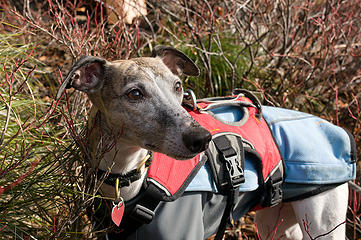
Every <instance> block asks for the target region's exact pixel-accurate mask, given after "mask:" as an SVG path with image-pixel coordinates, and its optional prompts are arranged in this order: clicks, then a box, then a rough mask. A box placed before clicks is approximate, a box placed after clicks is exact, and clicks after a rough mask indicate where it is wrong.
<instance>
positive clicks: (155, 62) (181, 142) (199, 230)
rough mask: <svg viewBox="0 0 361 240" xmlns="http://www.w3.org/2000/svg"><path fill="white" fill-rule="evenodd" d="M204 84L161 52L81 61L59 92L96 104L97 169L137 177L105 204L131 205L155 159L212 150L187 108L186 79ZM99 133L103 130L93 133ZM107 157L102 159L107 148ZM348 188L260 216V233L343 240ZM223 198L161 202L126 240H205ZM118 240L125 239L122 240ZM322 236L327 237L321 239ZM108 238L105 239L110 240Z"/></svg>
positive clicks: (248, 204)
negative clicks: (150, 160)
mask: <svg viewBox="0 0 361 240" xmlns="http://www.w3.org/2000/svg"><path fill="white" fill-rule="evenodd" d="M181 74H184V75H187V76H198V75H199V69H198V67H197V66H196V65H195V63H194V62H193V61H192V60H191V59H190V58H188V57H187V56H186V55H185V54H184V53H182V52H180V51H178V50H177V49H175V48H172V47H164V46H157V47H155V49H154V51H153V56H152V57H140V58H133V59H129V60H118V61H113V62H109V61H107V60H105V59H102V58H98V57H91V56H85V57H82V58H80V59H79V60H78V61H77V62H76V63H75V64H74V65H73V67H72V68H71V70H70V71H69V73H68V75H67V77H66V79H65V80H64V82H63V84H62V85H61V87H60V89H59V91H58V94H57V99H59V98H60V97H61V96H62V94H63V92H64V91H65V89H66V88H70V87H72V88H74V89H76V90H79V91H82V92H85V93H86V94H87V96H88V98H89V99H90V101H91V102H92V104H93V105H92V109H91V111H90V115H89V124H88V125H89V129H90V130H89V144H88V148H89V151H90V152H91V160H90V163H91V166H92V168H93V169H95V170H98V169H99V170H101V171H103V172H106V173H110V174H121V175H126V174H128V173H129V172H132V171H133V170H135V169H137V172H138V173H139V174H138V175H139V176H138V177H136V178H134V179H132V180H129V179H127V181H129V183H128V184H125V186H122V187H121V188H120V189H119V190H117V189H118V188H117V189H116V188H115V187H114V186H113V185H109V184H107V183H103V184H102V185H101V186H100V190H99V191H100V193H101V195H102V196H104V197H106V198H111V199H119V198H121V199H122V202H123V201H124V202H125V203H126V202H127V201H132V199H135V198H136V196H137V195H138V194H139V193H140V191H141V189H142V184H143V182H144V179H145V178H146V172H147V166H146V165H145V164H144V162H145V159H147V156H148V154H149V152H160V153H162V154H165V155H168V156H170V157H172V158H174V159H178V160H185V159H189V158H192V157H194V156H196V155H198V154H199V153H201V152H203V151H205V150H206V149H207V148H208V145H209V142H210V141H211V139H212V136H211V135H210V133H209V132H208V131H207V130H206V129H204V128H203V127H202V126H200V125H199V124H198V123H197V122H195V121H194V120H193V119H192V118H191V117H190V115H189V114H188V113H187V111H186V110H185V109H184V108H183V107H182V101H183V95H184V89H183V87H182V81H181V80H180V78H179V77H180V75H181ZM95 129H97V130H95ZM109 146H112V147H111V148H109V149H108V150H107V151H100V150H99V149H102V148H104V147H109ZM260 191H262V190H261V189H257V190H255V191H251V192H247V193H240V196H239V197H238V199H239V200H238V203H237V204H236V206H235V207H234V210H233V216H234V217H235V218H238V217H241V216H242V215H243V214H245V213H246V212H247V211H249V210H250V209H251V208H252V207H253V206H255V205H256V204H257V202H258V201H259V196H260V194H261V193H260ZM347 204H348V186H347V183H344V184H341V185H339V186H337V187H334V188H332V189H330V190H327V191H325V192H322V193H320V194H317V195H315V196H312V197H309V198H306V199H303V200H299V201H294V202H288V203H280V204H278V205H277V206H275V207H271V208H265V209H262V210H258V211H257V212H256V218H255V221H256V226H257V229H258V234H259V236H260V238H261V239H262V240H265V239H308V238H310V235H312V236H313V237H316V236H320V239H337V240H339V239H345V224H343V223H345V220H346V211H347ZM224 207H225V197H224V196H222V195H220V194H214V193H209V192H186V193H185V194H184V195H183V196H181V197H179V198H178V199H177V200H176V201H174V202H161V203H160V204H159V205H158V206H157V208H156V211H155V216H154V218H153V221H152V222H151V223H149V224H146V225H143V226H141V227H139V228H138V229H137V230H136V231H135V232H133V233H131V234H129V235H128V236H126V239H206V238H208V237H210V236H212V235H213V234H214V233H216V232H217V229H218V225H219V224H220V222H221V219H220V218H221V216H222V211H223V210H222V209H223V208H224ZM120 235H121V233H120ZM120 235H119V237H115V239H123V238H122V237H120ZM323 235H324V236H323ZM111 236H115V235H111V234H107V236H106V239H110V238H111Z"/></svg>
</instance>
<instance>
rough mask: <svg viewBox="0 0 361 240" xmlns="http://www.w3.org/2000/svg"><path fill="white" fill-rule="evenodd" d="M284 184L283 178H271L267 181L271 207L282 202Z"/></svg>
mask: <svg viewBox="0 0 361 240" xmlns="http://www.w3.org/2000/svg"><path fill="white" fill-rule="evenodd" d="M282 184H283V179H282V178H280V179H277V180H274V179H272V178H270V179H269V180H268V181H267V185H268V186H267V188H268V195H269V197H268V206H269V207H273V206H276V205H277V204H279V203H280V202H282V196H283V191H282Z"/></svg>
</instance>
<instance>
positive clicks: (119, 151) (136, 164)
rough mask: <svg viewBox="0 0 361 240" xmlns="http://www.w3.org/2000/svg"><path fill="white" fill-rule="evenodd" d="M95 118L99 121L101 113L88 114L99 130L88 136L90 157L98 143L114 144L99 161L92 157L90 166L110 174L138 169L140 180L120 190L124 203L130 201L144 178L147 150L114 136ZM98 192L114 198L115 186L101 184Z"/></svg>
mask: <svg viewBox="0 0 361 240" xmlns="http://www.w3.org/2000/svg"><path fill="white" fill-rule="evenodd" d="M92 112H93V113H94V110H92ZM99 114H100V116H99ZM95 118H100V119H101V118H102V116H101V113H100V112H98V111H96V113H95V114H90V119H91V121H93V123H94V124H95V126H94V127H95V128H97V129H99V131H98V130H96V131H94V134H91V135H90V142H91V144H90V148H91V150H92V155H93V156H96V155H97V153H96V152H97V150H96V149H97V148H99V141H103V145H112V143H114V142H115V144H114V146H112V147H111V149H110V150H109V151H107V152H105V153H104V154H102V155H101V159H100V161H99V160H96V159H97V157H94V159H93V164H92V165H93V167H95V169H101V170H103V171H105V172H107V171H110V173H112V174H126V173H129V172H130V171H132V170H134V169H139V171H140V173H141V177H140V179H139V180H136V181H134V182H131V183H130V185H129V186H124V187H121V188H120V196H121V197H122V198H123V199H124V200H125V201H127V200H130V199H132V198H133V197H135V196H136V195H137V194H138V193H139V191H140V189H141V187H142V184H143V181H144V178H145V176H146V169H145V164H144V162H143V160H144V159H145V158H146V156H147V154H148V150H146V149H144V148H140V147H139V146H134V145H132V144H129V143H128V142H126V141H124V140H123V139H122V138H119V137H118V136H114V135H113V134H112V130H111V128H109V126H107V124H106V122H105V121H101V120H100V121H97V119H95ZM94 120H95V121H94ZM98 120H99V119H98ZM91 127H93V126H91ZM98 132H100V133H101V135H102V137H100V136H99V133H98ZM98 151H99V150H98ZM103 151H104V150H103ZM98 154H99V153H98ZM100 154H101V153H100ZM100 191H101V193H102V195H103V196H106V197H111V198H115V186H110V185H108V184H102V186H101V187H100Z"/></svg>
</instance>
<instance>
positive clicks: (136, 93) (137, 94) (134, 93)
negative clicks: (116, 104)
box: [127, 89, 143, 100]
mask: <svg viewBox="0 0 361 240" xmlns="http://www.w3.org/2000/svg"><path fill="white" fill-rule="evenodd" d="M127 96H128V98H129V99H131V100H139V99H141V98H142V97H143V94H142V92H141V91H140V90H138V89H133V90H131V91H130V92H129V93H128V94H127Z"/></svg>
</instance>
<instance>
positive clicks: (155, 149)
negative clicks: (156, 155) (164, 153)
mask: <svg viewBox="0 0 361 240" xmlns="http://www.w3.org/2000/svg"><path fill="white" fill-rule="evenodd" d="M144 146H145V147H146V148H148V149H149V150H153V151H157V149H159V148H158V147H157V146H155V145H153V144H149V143H146V144H145V145H144Z"/></svg>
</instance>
